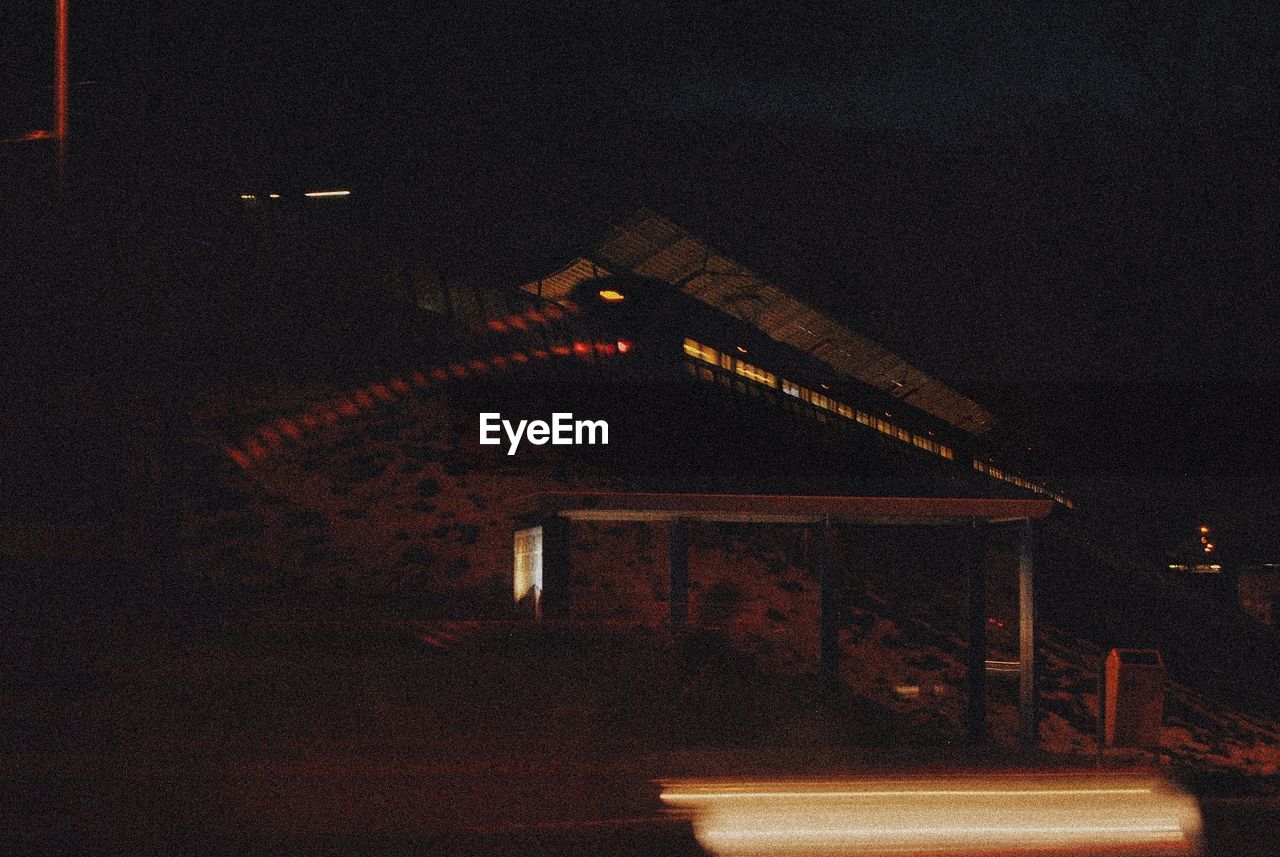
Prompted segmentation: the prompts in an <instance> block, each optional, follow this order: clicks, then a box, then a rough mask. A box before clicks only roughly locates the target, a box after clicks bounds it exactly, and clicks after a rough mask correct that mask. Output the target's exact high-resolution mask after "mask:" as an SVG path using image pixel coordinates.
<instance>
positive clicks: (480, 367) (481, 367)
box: [470, 359, 489, 372]
mask: <svg viewBox="0 0 1280 857" xmlns="http://www.w3.org/2000/svg"><path fill="white" fill-rule="evenodd" d="M470 365H471V371H473V372H488V371H489V364H488V363H486V362H484V361H483V360H479V359H477V360H472V361H471V364H470Z"/></svg>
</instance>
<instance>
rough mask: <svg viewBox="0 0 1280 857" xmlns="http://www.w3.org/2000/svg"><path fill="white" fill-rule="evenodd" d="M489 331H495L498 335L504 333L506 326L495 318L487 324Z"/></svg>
mask: <svg viewBox="0 0 1280 857" xmlns="http://www.w3.org/2000/svg"><path fill="white" fill-rule="evenodd" d="M489 329H490V330H496V331H497V332H498V333H506V332H507V325H506V322H503V321H499V320H498V319H496V318H495V319H493V320H492V321H490V322H489Z"/></svg>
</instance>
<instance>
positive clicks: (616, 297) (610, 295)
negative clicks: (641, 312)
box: [598, 289, 626, 303]
mask: <svg viewBox="0 0 1280 857" xmlns="http://www.w3.org/2000/svg"><path fill="white" fill-rule="evenodd" d="M598 294H599V295H600V300H603V301H610V302H611V303H617V302H618V301H620V300H624V299H625V298H626V295H624V294H623V293H622V292H616V291H614V290H613V289H601V290H600V291H599V292H598Z"/></svg>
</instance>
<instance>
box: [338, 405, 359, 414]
mask: <svg viewBox="0 0 1280 857" xmlns="http://www.w3.org/2000/svg"><path fill="white" fill-rule="evenodd" d="M338 413H340V414H342V415H343V416H344V417H354V416H356V415H357V414H359V413H360V409H359V408H357V407H356V406H355V405H353V404H351V403H350V402H348V401H342V402H339V403H338Z"/></svg>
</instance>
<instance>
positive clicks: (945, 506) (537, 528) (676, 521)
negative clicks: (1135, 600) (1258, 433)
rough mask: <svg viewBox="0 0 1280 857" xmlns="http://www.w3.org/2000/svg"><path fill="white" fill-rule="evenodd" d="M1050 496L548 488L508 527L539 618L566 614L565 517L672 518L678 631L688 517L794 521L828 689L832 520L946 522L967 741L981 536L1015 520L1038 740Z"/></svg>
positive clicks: (978, 662) (1021, 617) (1026, 737)
mask: <svg viewBox="0 0 1280 857" xmlns="http://www.w3.org/2000/svg"><path fill="white" fill-rule="evenodd" d="M1053 505H1054V504H1053V501H1051V500H1013V499H991V498H948V497H942V498H938V497H845V496H823V497H812V496H796V495H764V494H656V493H647V494H635V493H589V492H587V493H584V492H553V493H545V494H537V495H534V496H531V497H526V498H523V499H521V500H520V501H518V502H517V503H516V505H515V509H514V510H513V511H514V512H515V516H516V519H517V520H518V521H519V522H521V524H523V525H524V526H522V527H521V528H520V529H518V530H517V532H516V534H515V544H516V588H517V595H519V590H520V588H521V585H522V575H524V577H525V579H526V582H527V585H528V586H533V585H535V581H536V586H537V587H538V589H539V590H540V591H539V592H538V595H539V602H540V610H541V615H542V616H544V617H547V618H552V619H568V618H569V615H570V614H569V607H570V601H571V595H572V593H571V591H570V580H571V579H572V574H571V570H572V554H571V550H570V548H571V544H570V542H571V540H570V536H569V532H570V530H569V525H570V523H571V522H572V521H600V522H610V521H633V522H643V523H655V522H661V523H666V524H668V525H669V528H670V534H671V535H670V542H669V550H668V577H669V581H670V598H669V602H668V604H669V618H670V623H671V627H672V628H673V629H675V630H679V629H682V628H684V627H685V626H686V624H687V622H688V615H689V550H688V544H689V543H688V524H689V523H690V522H693V521H708V522H727V523H744V524H794V525H798V526H803V527H807V528H809V529H810V532H811V533H812V537H813V538H812V542H811V544H812V545H813V550H812V551H811V552H810V562H811V564H812V567H813V569H812V570H813V572H814V576H815V577H816V578H817V580H818V582H819V619H818V634H819V637H820V646H819V651H820V661H821V662H820V665H819V667H820V673H821V676H822V678H823V681H824V682H825V683H827V684H828V685H829V686H833V685H834V684H835V683H836V681H837V678H836V677H837V675H838V671H837V670H838V666H839V659H840V646H839V609H840V604H839V596H840V592H841V591H842V585H843V581H842V580H841V574H842V570H843V567H844V565H843V563H841V562H838V561H837V559H838V558H837V557H836V555H835V552H836V550H837V548H836V541H835V539H834V538H833V535H834V528H835V527H836V526H837V525H849V526H886V525H898V526H937V527H951V528H954V529H955V531H956V538H957V540H958V541H959V542H960V547H961V550H960V551H959V557H960V561H959V563H958V567H957V568H955V569H953V570H951V571H953V572H954V573H956V574H961V575H964V577H965V581H966V590H967V593H968V603H967V610H966V617H967V618H966V627H967V637H968V647H967V656H966V683H967V686H968V695H969V701H968V718H967V719H968V730H969V737H970V739H971V740H973V741H975V742H977V741H982V740H984V739H985V738H986V735H987V725H986V710H987V702H986V674H987V637H986V633H987V623H986V619H987V604H986V567H985V564H984V562H983V554H984V549H985V540H986V536H987V533H988V532H989V528H990V527H993V526H1000V527H1015V528H1016V529H1017V532H1018V535H1019V539H1018V541H1019V546H1020V555H1019V562H1018V584H1019V585H1018V651H1019V657H1018V661H1017V665H1016V668H1017V670H1018V673H1019V685H1018V687H1019V691H1018V700H1019V704H1018V713H1019V733H1020V735H1021V738H1022V741H1023V743H1024V744H1026V745H1028V746H1034V745H1035V744H1036V743H1037V741H1038V734H1039V729H1038V724H1039V718H1038V710H1037V709H1038V704H1037V703H1038V696H1039V694H1038V692H1037V688H1036V609H1035V554H1036V548H1035V522H1036V521H1038V520H1040V519H1043V518H1046V517H1048V515H1049V514H1050V513H1051V512H1052V510H1053Z"/></svg>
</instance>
